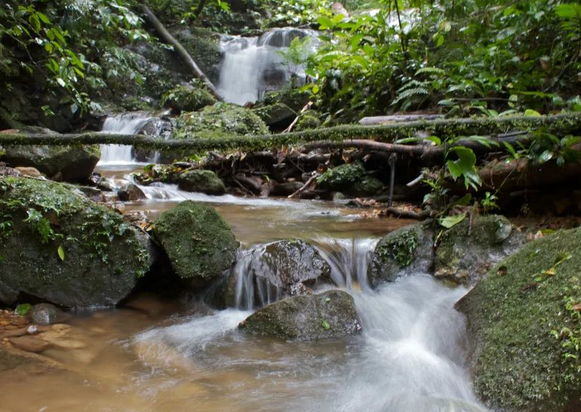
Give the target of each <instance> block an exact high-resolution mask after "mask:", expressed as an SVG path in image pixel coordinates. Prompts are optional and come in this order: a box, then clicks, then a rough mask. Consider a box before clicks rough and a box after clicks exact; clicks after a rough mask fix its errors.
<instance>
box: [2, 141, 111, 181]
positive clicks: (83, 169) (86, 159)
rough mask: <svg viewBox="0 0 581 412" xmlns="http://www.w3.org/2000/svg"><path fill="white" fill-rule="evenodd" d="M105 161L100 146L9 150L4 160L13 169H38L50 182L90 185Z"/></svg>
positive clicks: (5, 150) (28, 147)
mask: <svg viewBox="0 0 581 412" xmlns="http://www.w3.org/2000/svg"><path fill="white" fill-rule="evenodd" d="M100 158H101V151H100V150H99V146H98V145H79V146H7V147H6V148H5V149H4V155H3V156H2V158H1V160H2V161H4V162H6V163H8V164H9V165H10V166H13V167H16V166H26V167H34V168H36V169H38V171H40V172H41V173H44V174H45V175H47V176H48V177H49V178H58V179H59V180H64V181H66V182H82V181H86V180H87V179H88V178H89V176H91V173H93V170H94V169H95V166H96V165H97V163H98V162H99V159H100Z"/></svg>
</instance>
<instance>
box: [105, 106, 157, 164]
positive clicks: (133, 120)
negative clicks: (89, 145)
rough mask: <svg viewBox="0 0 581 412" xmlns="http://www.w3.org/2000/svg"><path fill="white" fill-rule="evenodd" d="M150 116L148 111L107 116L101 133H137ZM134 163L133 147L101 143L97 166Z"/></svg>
mask: <svg viewBox="0 0 581 412" xmlns="http://www.w3.org/2000/svg"><path fill="white" fill-rule="evenodd" d="M151 118H152V115H151V114H149V113H143V112H136V113H124V114H119V115H116V116H109V117H107V119H106V120H105V123H103V129H102V130H101V132H103V133H111V134H137V133H138V132H139V130H141V128H142V127H143V126H145V124H146V123H147V122H148V121H149V120H150V119H151ZM134 163H136V162H135V161H134V159H133V147H132V146H127V145H118V144H109V145H101V160H100V161H99V164H98V165H99V166H107V165H130V164H134Z"/></svg>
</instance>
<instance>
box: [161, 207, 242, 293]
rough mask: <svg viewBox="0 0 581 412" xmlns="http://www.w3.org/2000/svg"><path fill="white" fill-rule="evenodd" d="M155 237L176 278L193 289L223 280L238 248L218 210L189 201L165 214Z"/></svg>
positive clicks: (162, 215)
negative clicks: (185, 282) (184, 281)
mask: <svg viewBox="0 0 581 412" xmlns="http://www.w3.org/2000/svg"><path fill="white" fill-rule="evenodd" d="M153 234H154V236H155V238H156V239H157V241H158V242H159V243H160V244H161V246H162V248H163V249H164V250H165V252H166V254H167V256H168V258H169V260H170V262H171V265H172V267H173V269H174V271H175V272H176V274H177V275H178V276H179V277H180V278H181V279H184V280H186V281H188V283H190V284H191V285H192V286H193V287H194V288H197V287H203V286H206V285H207V284H208V283H210V282H212V281H214V280H217V279H220V278H221V277H222V276H223V274H224V271H225V270H227V269H229V268H230V267H231V266H232V264H233V263H234V260H235V257H236V249H237V248H238V242H237V241H236V239H235V238H234V234H233V233H232V230H231V229H230V226H228V224H227V223H226V222H225V221H224V219H223V218H222V216H220V214H218V212H216V210H215V209H213V208H211V207H209V206H206V205H201V204H197V203H194V202H192V201H189V200H188V201H185V202H181V203H180V204H178V205H177V206H176V207H174V208H173V209H171V210H169V211H166V212H164V213H162V214H161V216H160V217H159V219H158V220H157V221H156V222H155V224H154V226H153Z"/></svg>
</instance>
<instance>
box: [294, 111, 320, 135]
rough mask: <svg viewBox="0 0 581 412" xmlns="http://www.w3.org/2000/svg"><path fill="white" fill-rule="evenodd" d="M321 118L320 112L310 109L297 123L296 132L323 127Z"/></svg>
mask: <svg viewBox="0 0 581 412" xmlns="http://www.w3.org/2000/svg"><path fill="white" fill-rule="evenodd" d="M321 124H322V122H321V119H320V117H319V114H318V113H316V112H311V111H308V112H306V113H305V114H304V115H302V116H301V118H300V119H299V121H298V122H297V125H296V127H295V132H301V131H303V130H312V129H317V128H319V127H321Z"/></svg>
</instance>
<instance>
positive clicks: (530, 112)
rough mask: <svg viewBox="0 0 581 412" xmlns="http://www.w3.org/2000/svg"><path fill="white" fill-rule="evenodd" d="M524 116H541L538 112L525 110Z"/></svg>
mask: <svg viewBox="0 0 581 412" xmlns="http://www.w3.org/2000/svg"><path fill="white" fill-rule="evenodd" d="M525 116H531V117H540V116H541V114H540V113H539V112H537V111H536V110H533V109H527V110H525Z"/></svg>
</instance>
